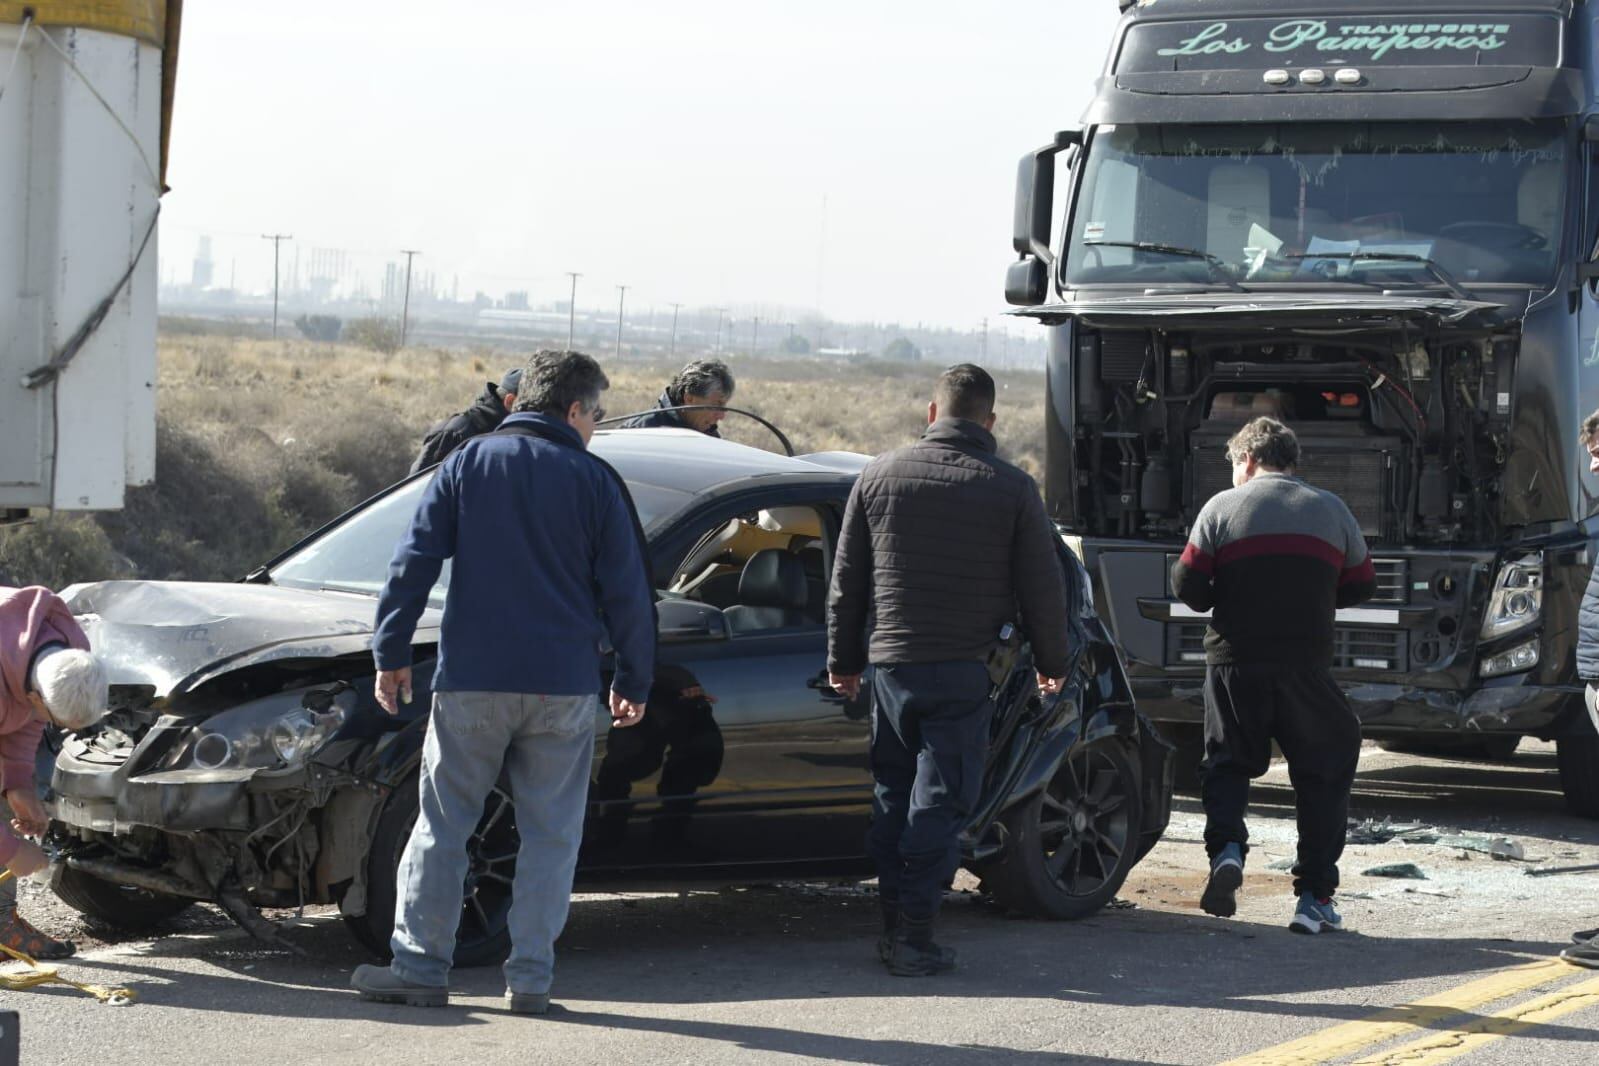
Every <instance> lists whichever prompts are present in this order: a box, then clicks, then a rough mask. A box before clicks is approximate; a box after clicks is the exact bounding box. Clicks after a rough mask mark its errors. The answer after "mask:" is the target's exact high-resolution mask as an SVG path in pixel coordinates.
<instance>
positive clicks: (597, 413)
mask: <svg viewBox="0 0 1599 1066" xmlns="http://www.w3.org/2000/svg"><path fill="white" fill-rule="evenodd" d="M589 417H590V418H592V419H594V421H596V422H604V421H605V408H603V407H596V408H594V410H592V411H590V412H589Z"/></svg>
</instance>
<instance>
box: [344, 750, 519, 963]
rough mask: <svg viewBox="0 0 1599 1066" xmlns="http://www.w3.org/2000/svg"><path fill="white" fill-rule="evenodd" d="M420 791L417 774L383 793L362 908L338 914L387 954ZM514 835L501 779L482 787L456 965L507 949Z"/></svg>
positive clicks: (499, 958) (495, 957) (490, 958)
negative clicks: (402, 864)
mask: <svg viewBox="0 0 1599 1066" xmlns="http://www.w3.org/2000/svg"><path fill="white" fill-rule="evenodd" d="M420 805H421V793H420V789H419V788H418V781H417V777H416V775H414V774H413V775H412V776H410V777H407V778H406V779H405V780H404V781H402V782H401V783H400V784H399V785H397V786H396V787H395V789H394V791H393V792H391V793H390V794H389V799H388V803H387V804H386V805H385V806H384V808H383V813H382V814H381V815H379V816H378V827H377V832H375V833H374V834H373V835H372V847H371V848H370V849H369V850H368V852H367V860H366V877H367V882H366V913H365V914H353V915H345V918H344V921H345V924H346V925H347V926H349V929H350V932H351V933H352V934H353V935H354V936H355V939H356V940H358V941H360V942H361V944H363V945H364V946H365V947H367V948H368V949H370V950H371V951H372V953H373V954H375V955H377V956H378V957H379V958H384V959H387V958H389V957H391V954H392V953H391V951H390V949H389V939H390V937H392V936H393V935H394V907H395V902H396V900H395V896H396V893H397V890H398V889H397V886H398V875H399V870H400V857H401V856H402V855H403V854H404V853H405V844H406V841H408V840H410V839H411V829H412V827H413V826H415V825H416V816H417V811H418V809H419V807H420ZM518 846H519V840H518V837H517V833H516V820H515V812H514V809H513V808H512V806H511V795H510V792H509V790H508V789H507V788H506V787H505V783H504V782H503V781H502V782H501V783H500V784H499V785H496V786H495V788H494V791H493V792H491V793H489V798H488V800H487V801H486V802H485V803H484V807H483V817H482V819H481V820H480V821H479V822H478V826H477V828H476V829H475V830H473V832H472V836H471V838H470V839H469V840H468V841H467V854H468V857H469V859H470V866H469V867H468V870H467V876H466V886H465V894H464V895H463V897H462V903H461V924H460V926H459V928H458V929H457V931H456V941H455V965H456V966H492V965H494V964H495V963H499V962H503V961H504V959H505V957H506V956H507V955H509V954H510V952H511V928H510V909H511V880H512V878H513V877H514V875H515V873H516V853H517V848H518Z"/></svg>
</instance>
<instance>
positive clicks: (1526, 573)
mask: <svg viewBox="0 0 1599 1066" xmlns="http://www.w3.org/2000/svg"><path fill="white" fill-rule="evenodd" d="M1542 611H1543V552H1530V553H1528V554H1527V555H1523V556H1520V557H1518V558H1515V559H1511V560H1509V561H1507V562H1506V563H1505V565H1504V566H1502V567H1501V568H1500V569H1499V576H1498V577H1497V578H1495V579H1494V591H1493V595H1492V596H1490V597H1489V598H1488V613H1487V614H1486V615H1485V616H1484V617H1483V620H1482V639H1483V640H1493V639H1495V638H1496V637H1503V636H1507V635H1509V634H1511V633H1515V632H1518V631H1520V630H1523V629H1526V628H1527V627H1528V626H1531V625H1535V624H1537V621H1538V616H1539V615H1540V614H1541V613H1542Z"/></svg>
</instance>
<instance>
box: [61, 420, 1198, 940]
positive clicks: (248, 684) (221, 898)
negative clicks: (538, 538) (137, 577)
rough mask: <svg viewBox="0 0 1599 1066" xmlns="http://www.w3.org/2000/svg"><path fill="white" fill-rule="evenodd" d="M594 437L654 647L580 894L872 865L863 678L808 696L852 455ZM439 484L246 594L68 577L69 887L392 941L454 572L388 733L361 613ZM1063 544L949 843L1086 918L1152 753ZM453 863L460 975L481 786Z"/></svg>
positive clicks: (486, 818)
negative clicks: (75, 656)
mask: <svg viewBox="0 0 1599 1066" xmlns="http://www.w3.org/2000/svg"><path fill="white" fill-rule="evenodd" d="M593 448H594V450H595V452H596V453H598V454H599V455H601V456H603V457H604V458H605V459H607V460H608V461H609V462H610V463H611V464H612V465H614V466H615V467H616V468H617V469H618V470H619V471H620V472H621V474H622V476H623V477H624V478H625V479H626V480H627V482H628V484H629V487H630V489H631V491H632V494H633V497H634V499H635V502H636V503H637V505H638V509H639V514H640V518H641V520H642V523H643V526H644V530H645V533H646V536H647V538H648V541H649V548H650V560H649V561H650V565H651V567H652V568H653V578H654V583H655V587H656V589H657V608H658V613H659V625H660V633H659V652H658V663H657V670H656V675H657V677H656V683H655V687H654V689H653V690H652V692H651V694H650V700H649V714H648V716H647V719H646V721H645V722H644V723H643V724H642V725H641V726H639V727H637V728H634V729H629V730H618V731H614V732H613V731H611V730H609V729H606V728H602V729H600V730H599V738H598V740H597V742H596V750H595V753H594V770H593V776H592V779H591V782H592V783H591V788H590V797H589V798H590V803H589V811H588V818H587V824H586V827H585V838H584V844H583V850H582V853H581V858H580V863H579V871H578V877H579V880H580V882H586V883H590V884H593V883H598V882H606V883H613V884H627V883H635V884H636V883H641V882H642V881H645V880H649V881H654V882H660V881H663V880H670V881H678V882H681V881H691V880H705V881H713V882H714V881H720V882H732V881H741V880H743V881H747V880H757V879H761V880H764V879H772V878H785V877H800V876H804V877H814V876H853V875H868V874H869V870H870V866H869V863H868V862H867V860H866V857H865V853H864V836H865V833H864V829H865V825H866V820H867V817H868V813H869V810H870V803H871V776H870V773H869V771H868V768H867V758H866V751H867V740H868V722H869V717H870V715H869V710H870V707H869V702H868V701H869V699H870V696H869V687H868V688H867V689H866V690H863V694H862V696H861V698H860V699H858V700H853V701H851V700H846V699H844V698H843V697H841V696H839V695H837V694H836V693H834V692H833V691H832V689H831V688H829V686H828V684H827V674H826V670H825V643H826V635H825V626H824V601H825V594H826V588H827V580H828V573H829V568H830V566H831V563H832V553H833V548H834V545H835V543H836V538H837V532H838V524H839V520H840V518H841V516H842V514H843V509H844V502H845V500H846V498H847V496H848V494H849V490H850V486H851V484H852V483H853V481H854V478H855V475H856V474H857V473H858V472H859V470H860V468H861V467H862V466H863V465H864V463H865V458H864V457H862V456H857V455H848V454H842V453H829V454H822V455H809V456H797V457H796V456H785V455H778V454H774V453H769V452H765V451H761V450H758V449H754V448H749V447H746V446H743V445H740V444H736V443H732V442H730V441H724V440H716V439H712V438H709V437H705V436H702V435H700V434H698V433H694V432H691V431H686V430H672V429H661V430H631V431H626V432H602V433H600V434H597V435H596V437H595V438H594V442H593ZM430 476H431V473H430V472H424V473H421V474H418V475H416V476H415V477H412V478H410V479H408V480H406V481H403V482H401V483H400V484H398V485H396V486H394V487H393V488H391V489H390V490H388V491H387V492H385V493H383V494H381V495H379V496H377V497H375V498H374V499H372V500H369V501H367V502H366V503H365V504H362V505H361V506H360V507H358V508H356V509H355V510H353V511H351V512H349V513H348V514H346V515H344V516H342V517H341V518H339V519H337V520H335V521H334V522H332V523H331V524H329V525H328V526H327V527H325V528H323V529H321V530H319V531H318V532H316V533H314V534H312V535H311V536H310V537H308V538H307V539H306V540H305V541H303V542H302V543H301V544H299V545H297V546H296V547H295V548H293V549H291V550H290V551H288V552H287V553H285V554H284V555H282V556H281V557H279V558H278V559H276V560H273V561H272V562H270V563H268V564H266V565H265V566H263V567H262V568H261V569H260V570H258V571H256V572H255V573H253V574H251V575H250V576H249V577H248V578H246V579H245V580H244V581H242V582H240V583H236V584H203V583H166V582H139V581H123V582H104V583H100V584H94V585H83V586H76V587H74V588H71V589H69V590H67V592H66V593H65V595H66V598H67V601H68V603H69V604H70V605H71V606H72V608H73V610H74V612H75V613H77V614H78V615H79V617H80V620H81V621H82V622H83V624H84V627H85V629H86V630H87V632H88V633H89V635H90V639H91V641H92V642H93V644H94V646H95V648H96V649H97V650H98V651H99V652H100V653H102V654H103V655H104V656H105V657H106V659H107V662H108V665H109V667H110V669H111V671H112V682H113V687H112V701H111V702H112V707H111V711H110V713H109V714H108V715H107V717H106V718H105V719H104V720H103V722H101V723H100V724H98V725H97V726H95V727H94V728H91V729H90V730H87V731H85V732H83V733H80V734H71V735H66V736H64V737H59V738H57V743H56V746H55V747H56V750H55V751H54V752H52V751H50V750H47V749H41V758H43V759H45V760H47V761H52V762H53V766H51V767H45V768H41V776H40V780H48V781H49V782H50V789H49V794H48V796H47V797H46V802H47V806H48V808H49V810H50V812H51V814H52V816H53V818H54V823H53V825H52V829H51V836H52V840H53V842H54V843H55V844H56V845H57V846H58V847H59V849H60V859H59V861H58V862H57V864H56V865H55V867H54V870H53V883H54V887H55V890H56V892H57V894H58V895H60V897H61V898H62V899H63V900H65V901H66V902H67V903H69V904H71V905H72V906H73V907H75V908H77V909H78V910H80V911H82V912H84V913H85V914H88V915H91V916H93V917H95V918H97V919H100V920H103V921H105V922H109V923H112V924H115V925H121V926H135V925H144V924H150V923H153V922H156V921H159V920H161V919H163V918H165V917H168V916H170V915H173V914H175V913H177V912H178V911H180V910H182V909H183V908H185V907H187V906H189V905H190V904H192V903H193V902H195V901H197V900H211V901H216V902H218V903H220V904H221V905H222V906H223V907H224V908H225V909H226V910H227V911H228V913H229V914H231V915H232V916H233V917H234V918H235V919H237V920H238V921H239V922H240V923H241V924H243V925H245V926H246V927H247V928H250V929H251V930H252V931H253V932H256V933H258V934H259V935H263V936H270V935H271V932H272V930H271V926H270V924H269V923H266V922H265V921H264V919H262V917H261V915H260V913H259V911H258V910H257V909H256V908H258V907H263V906H272V907H285V906H296V905H300V904H312V903H336V904H338V906H339V907H340V910H341V912H342V914H343V915H344V917H345V919H346V921H347V922H348V924H349V926H350V929H351V930H352V932H353V933H354V934H355V935H356V937H358V938H359V939H360V940H361V941H362V942H363V943H364V944H366V945H367V946H368V947H370V948H372V949H373V950H374V951H376V952H379V953H386V952H387V947H388V939H389V934H390V931H391V927H392V923H393V913H394V895H395V870H396V867H397V865H398V862H399V857H400V852H401V850H402V848H403V847H404V844H405V841H406V838H407V836H408V834H409V832H410V829H411V826H412V824H413V822H414V821H415V818H416V811H417V787H416V780H417V767H418V764H419V762H420V758H421V747H422V737H423V734H424V731H425V726H426V714H427V708H428V706H429V702H430V699H429V697H430V693H429V691H428V689H429V681H430V676H431V663H432V659H433V655H434V651H435V645H436V643H437V640H438V623H439V619H440V614H439V610H440V608H441V607H442V604H443V596H444V590H445V588H446V587H447V583H448V581H449V576H450V574H449V568H448V564H446V567H445V570H444V572H443V574H442V575H441V577H440V579H439V583H438V585H437V586H436V587H435V589H434V591H433V597H432V607H431V608H430V610H429V611H428V612H427V613H426V614H425V615H424V616H423V618H422V621H421V624H420V626H419V628H418V630H417V634H416V637H415V644H416V663H417V667H416V675H415V683H416V690H417V691H416V699H415V700H414V701H413V702H412V703H411V704H410V705H409V706H408V707H404V708H402V710H401V714H400V716H399V717H398V718H394V717H390V716H389V715H386V714H384V713H383V712H382V711H381V710H380V709H379V708H378V707H377V705H376V703H375V701H374V700H373V697H372V678H373V665H372V656H371V637H372V622H373V616H374V613H375V611H374V608H375V601H376V596H377V593H378V591H379V589H380V588H381V586H382V583H383V580H384V577H385V575H386V570H387V563H388V560H389V557H390V554H391V553H392V550H393V547H394V544H395V542H396V540H397V539H398V538H399V536H400V534H401V532H402V530H403V529H404V527H405V525H406V524H407V522H408V521H409V519H410V517H411V514H412V512H413V510H414V509H415V505H416V501H417V499H418V496H419V494H420V493H421V491H422V488H423V486H424V485H425V483H426V479H427V478H428V477H430ZM1060 559H1061V565H1062V567H1063V568H1064V569H1065V571H1066V574H1067V578H1068V580H1067V586H1068V589H1069V594H1070V596H1071V597H1072V599H1073V611H1072V615H1071V617H1072V621H1071V624H1072V627H1073V632H1072V639H1071V647H1072V654H1073V662H1072V667H1071V671H1070V674H1069V677H1068V683H1067V685H1066V687H1065V688H1064V690H1063V692H1062V694H1061V695H1060V696H1059V697H1047V698H1044V699H1040V698H1039V695H1038V692H1037V688H1036V685H1035V683H1034V680H1033V678H1034V673H1033V671H1032V669H1031V656H1030V653H1029V650H1028V648H1027V646H1026V644H1025V643H1023V642H1022V641H1020V640H1019V639H1016V638H1014V637H1013V638H1011V639H1010V640H1009V641H1007V642H1004V643H1002V645H1001V646H1000V647H999V648H998V650H997V651H996V652H995V654H994V656H993V657H992V658H991V660H990V663H989V666H990V672H991V675H992V676H993V678H994V690H993V691H994V699H995V702H996V707H997V713H996V714H995V717H994V725H993V735H992V743H991V746H990V752H989V757H988V763H987V771H986V779H985V788H984V793H983V799H982V802H981V804H980V806H979V809H978V810H977V811H976V812H975V814H974V816H973V818H972V820H971V823H970V824H969V825H968V826H967V828H966V831H965V833H964V835H963V838H962V839H963V845H964V850H965V861H966V865H967V866H968V868H970V869H972V870H973V871H974V872H976V873H977V874H978V875H979V876H980V877H981V878H982V879H983V883H984V885H985V886H986V888H987V890H989V891H991V892H992V893H993V895H994V897H995V898H996V899H997V900H999V901H1000V902H1001V903H1003V904H1005V905H1007V906H1009V907H1011V908H1014V909H1016V910H1019V911H1021V912H1024V913H1027V914H1031V915H1036V916H1040V917H1050V918H1077V917H1082V916H1084V915H1087V914H1091V913H1093V912H1094V911H1096V910H1098V909H1099V908H1100V907H1101V906H1103V905H1104V904H1105V903H1107V902H1108V901H1109V900H1110V899H1111V898H1112V896H1113V895H1114V894H1115V892H1116V890H1117V889H1118V887H1120V885H1121V883H1122V881H1123V880H1124V879H1125V878H1126V876H1127V874H1128V871H1129V870H1130V869H1131V868H1132V866H1133V864H1134V863H1135V862H1137V860H1138V859H1139V858H1140V857H1141V856H1142V855H1143V854H1144V853H1145V852H1147V851H1148V850H1149V849H1150V848H1151V847H1152V846H1153V845H1154V844H1155V842H1156V841H1157V840H1158V839H1159V837H1160V834H1161V833H1162V831H1163V830H1164V828H1165V826H1166V822H1167V818H1168V816H1169V813H1170V808H1171V773H1170V765H1169V753H1170V749H1169V747H1168V746H1167V745H1166V744H1165V742H1164V741H1162V740H1161V739H1160V737H1159V735H1158V734H1157V733H1156V732H1155V730H1154V729H1153V728H1152V727H1151V726H1150V725H1149V723H1148V722H1147V721H1145V720H1144V719H1143V717H1142V716H1141V715H1140V714H1139V713H1138V711H1137V710H1136V708H1135V707H1134V705H1133V700H1132V696H1131V693H1130V690H1129V687H1128V683H1127V678H1126V676H1125V674H1124V672H1123V669H1122V664H1121V660H1120V657H1119V655H1118V653H1117V651H1116V649H1115V647H1114V646H1113V645H1112V643H1111V642H1110V640H1109V637H1108V636H1107V633H1106V630H1105V628H1104V627H1103V626H1102V625H1101V623H1100V621H1099V619H1098V617H1097V616H1096V614H1095V613H1094V607H1093V602H1092V598H1091V593H1090V592H1089V582H1088V579H1087V576H1086V574H1085V572H1084V570H1083V568H1082V566H1081V564H1080V563H1079V562H1078V561H1077V559H1076V557H1075V556H1073V555H1072V554H1071V553H1070V552H1069V551H1067V550H1066V548H1065V547H1064V545H1063V546H1062V548H1061V551H1060ZM538 653H539V652H538V649H537V648H529V649H528V654H530V655H537V654H538ZM603 684H604V679H603V678H596V679H595V686H596V690H599V689H600V688H601V687H602V686H603ZM602 713H603V712H602ZM470 848H471V852H472V854H471V868H470V872H469V873H468V875H467V883H466V896H465V902H464V904H463V909H462V914H461V925H460V937H459V942H458V947H457V962H458V963H460V964H462V965H471V964H478V963H484V962H488V961H492V960H494V959H496V958H498V957H501V956H503V954H504V953H505V951H506V950H507V948H508V936H507V932H506V915H507V911H508V908H509V905H510V891H511V874H512V870H513V867H514V863H515V861H516V852H517V838H516V826H515V820H514V816H513V813H512V808H511V804H510V802H509V797H508V796H507V795H506V794H505V793H504V792H503V791H496V792H495V793H494V794H493V795H491V796H490V798H489V801H488V803H487V805H486V807H485V810H484V812H483V819H482V822H481V824H480V825H479V827H478V830H477V832H476V833H475V834H474V835H473V837H472V840H471V843H470Z"/></svg>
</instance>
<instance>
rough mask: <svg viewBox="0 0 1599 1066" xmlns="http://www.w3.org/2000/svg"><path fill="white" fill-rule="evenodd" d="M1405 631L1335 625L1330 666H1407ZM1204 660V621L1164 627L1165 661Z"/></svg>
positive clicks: (1197, 662)
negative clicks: (1331, 663) (1331, 664)
mask: <svg viewBox="0 0 1599 1066" xmlns="http://www.w3.org/2000/svg"><path fill="white" fill-rule="evenodd" d="M1408 650H1409V635H1408V634H1407V633H1405V631H1404V630H1402V629H1355V628H1352V627H1346V626H1339V627H1338V628H1337V629H1335V630H1334V631H1333V669H1335V670H1385V671H1396V672H1401V673H1402V672H1404V671H1406V670H1409V669H1410V662H1409V658H1408V656H1407V652H1408ZM1204 662H1205V625H1204V623H1202V622H1182V623H1176V624H1171V625H1168V626H1167V627H1166V665H1167V666H1199V665H1203V664H1204Z"/></svg>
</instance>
